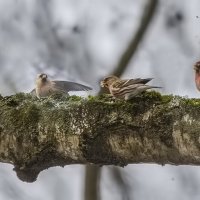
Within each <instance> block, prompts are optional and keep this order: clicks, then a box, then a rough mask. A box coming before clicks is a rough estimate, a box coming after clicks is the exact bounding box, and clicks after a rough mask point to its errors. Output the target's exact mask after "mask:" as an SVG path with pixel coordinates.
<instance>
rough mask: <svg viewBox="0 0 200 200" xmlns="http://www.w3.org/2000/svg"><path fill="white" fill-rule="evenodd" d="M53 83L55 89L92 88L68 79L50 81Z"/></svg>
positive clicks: (67, 90)
mask: <svg viewBox="0 0 200 200" xmlns="http://www.w3.org/2000/svg"><path fill="white" fill-rule="evenodd" d="M52 82H53V83H54V87H55V88H57V89H61V90H63V91H65V92H69V91H88V90H92V88H90V87H88V86H85V85H82V84H79V83H74V82H70V81H52Z"/></svg>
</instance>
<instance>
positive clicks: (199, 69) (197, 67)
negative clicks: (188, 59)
mask: <svg viewBox="0 0 200 200" xmlns="http://www.w3.org/2000/svg"><path fill="white" fill-rule="evenodd" d="M194 70H195V72H196V73H197V74H200V61H198V62H196V63H195V65H194Z"/></svg>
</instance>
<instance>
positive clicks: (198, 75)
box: [194, 61, 200, 91]
mask: <svg viewBox="0 0 200 200" xmlns="http://www.w3.org/2000/svg"><path fill="white" fill-rule="evenodd" d="M194 70H195V83H196V87H197V89H198V90H199V91H200V61H198V62H196V63H195V65H194Z"/></svg>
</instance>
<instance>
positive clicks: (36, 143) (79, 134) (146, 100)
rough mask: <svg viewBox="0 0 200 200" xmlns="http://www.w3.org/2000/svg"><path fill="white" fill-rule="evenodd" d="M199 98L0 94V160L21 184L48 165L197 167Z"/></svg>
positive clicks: (199, 154) (34, 178)
mask: <svg viewBox="0 0 200 200" xmlns="http://www.w3.org/2000/svg"><path fill="white" fill-rule="evenodd" d="M199 116H200V100H198V99H184V98H181V97H173V96H161V95H160V94H159V93H156V92H149V93H144V94H142V95H140V96H137V97H135V98H134V99H132V100H130V101H127V102H126V101H122V100H113V99H111V98H109V97H108V96H97V97H89V98H88V99H82V98H80V97H76V96H72V97H65V96H60V95H54V96H53V97H51V98H45V99H37V98H35V97H32V96H30V95H28V94H21V93H20V94H16V95H14V96H10V97H5V98H3V97H0V162H4V163H11V164H13V165H14V170H15V171H16V173H17V176H18V177H19V178H20V179H21V180H23V181H27V182H33V181H35V180H36V178H37V176H38V174H39V173H40V172H41V171H42V170H44V169H47V168H49V167H52V166H65V165H69V164H89V163H91V164H97V165H116V166H125V165H127V164H131V163H141V162H142V163H158V164H163V165H164V164H174V165H182V164H193V165H199V164H200V122H199Z"/></svg>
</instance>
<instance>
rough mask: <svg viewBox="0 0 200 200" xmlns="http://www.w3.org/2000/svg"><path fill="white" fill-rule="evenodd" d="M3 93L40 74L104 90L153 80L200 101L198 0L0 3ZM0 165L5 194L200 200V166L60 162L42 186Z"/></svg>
mask: <svg viewBox="0 0 200 200" xmlns="http://www.w3.org/2000/svg"><path fill="white" fill-rule="evenodd" d="M0 13H1V14H0V16H1V17H0V93H1V94H2V95H4V96H5V95H11V94H14V93H16V92H29V91H31V90H32V89H33V87H34V79H35V77H36V74H38V73H41V72H45V73H47V74H48V75H50V77H51V78H52V79H62V80H71V81H76V82H79V83H83V84H86V85H90V86H92V87H93V88H94V91H93V94H98V92H99V89H100V88H99V80H100V79H101V78H102V77H104V76H106V75H108V74H117V75H119V76H121V77H126V78H134V77H142V78H147V77H154V78H155V79H154V80H153V81H152V85H158V86H162V87H163V89H162V90H161V92H162V93H163V94H174V95H181V96H186V97H189V98H191V97H199V95H200V94H199V93H198V92H197V90H196V88H195V84H194V72H193V64H194V63H195V62H196V61H197V60H199V59H200V1H199V0H190V1H188V0H176V1H174V0H168V1H166V0H117V1H116V0H28V1H27V0H6V1H5V0H0ZM12 168H13V166H11V165H8V164H3V163H0V200H27V199H29V200H44V199H45V200H46V199H48V200H66V199H70V200H112V199H114V200H134V199H135V200H146V199H148V200H160V199H162V200H177V199H182V200H191V199H192V200H199V199H200V169H199V167H194V166H170V165H165V166H160V165H155V164H137V165H128V166H127V167H124V168H118V167H113V166H104V167H101V168H99V167H91V166H87V167H85V166H83V165H71V166H66V167H65V168H60V167H54V168H50V169H48V170H45V171H43V172H41V173H40V175H39V177H38V179H37V181H36V182H34V183H23V182H21V181H20V180H18V179H17V177H16V174H15V172H14V171H13V170H12Z"/></svg>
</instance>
